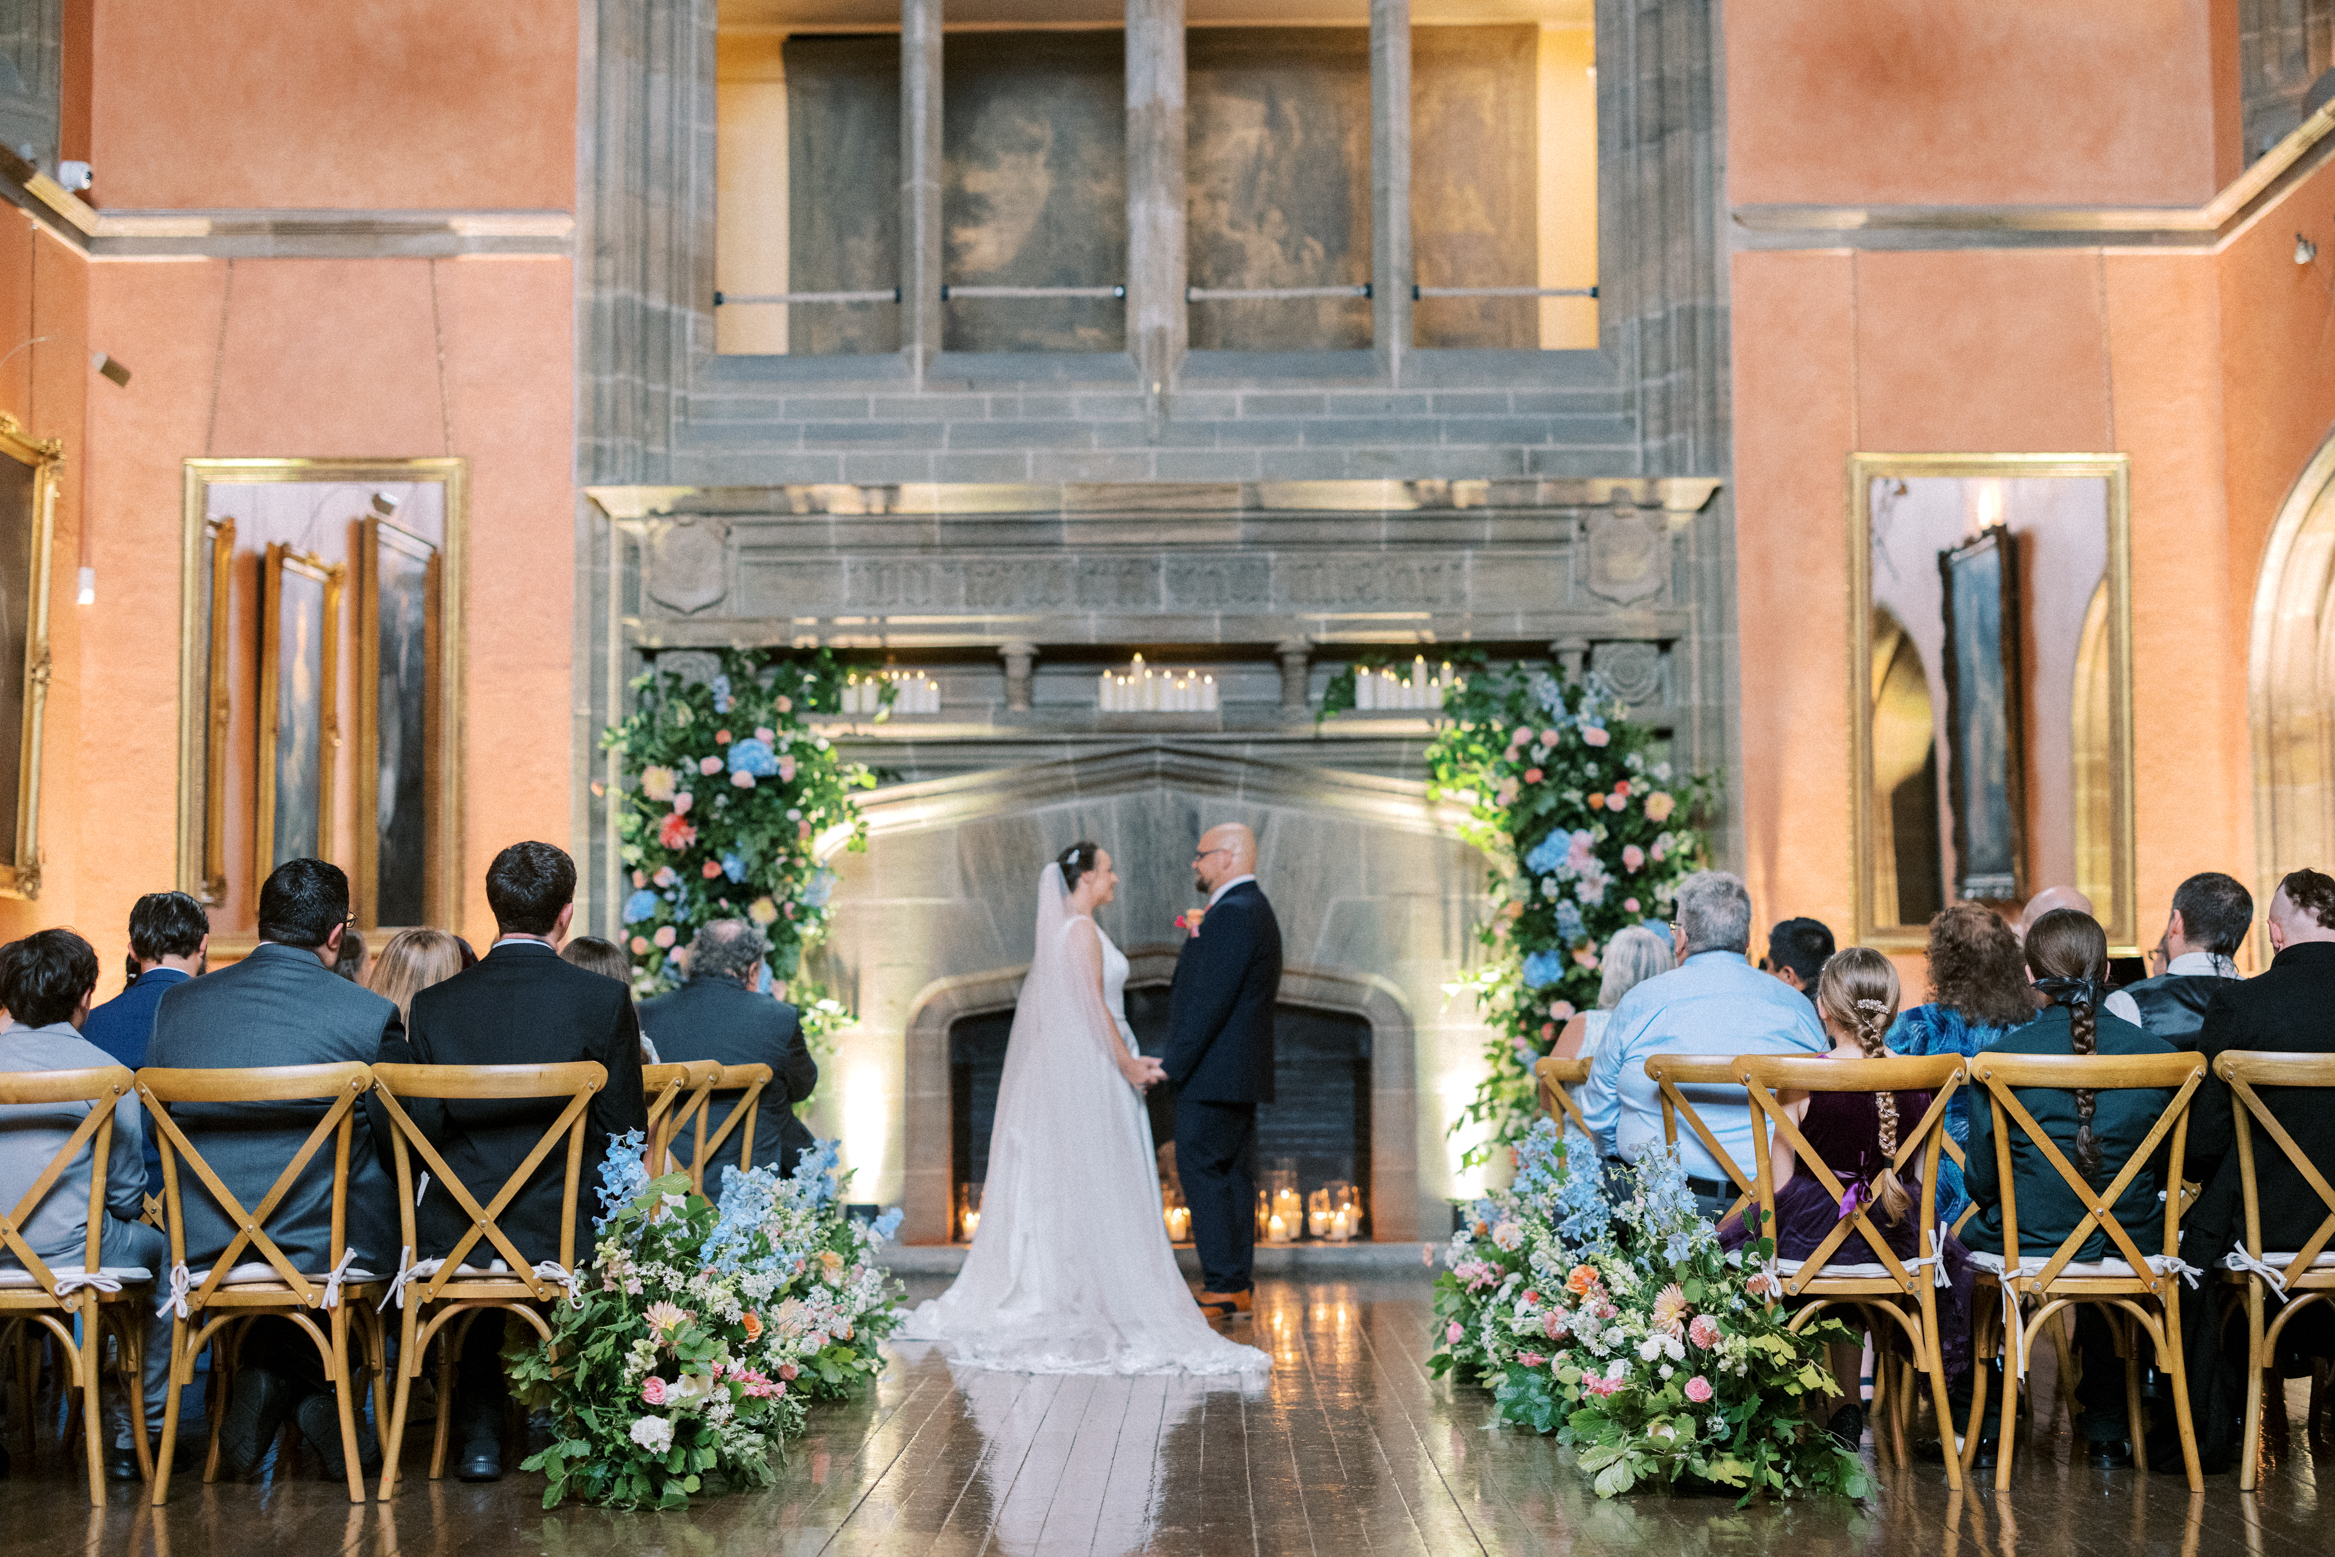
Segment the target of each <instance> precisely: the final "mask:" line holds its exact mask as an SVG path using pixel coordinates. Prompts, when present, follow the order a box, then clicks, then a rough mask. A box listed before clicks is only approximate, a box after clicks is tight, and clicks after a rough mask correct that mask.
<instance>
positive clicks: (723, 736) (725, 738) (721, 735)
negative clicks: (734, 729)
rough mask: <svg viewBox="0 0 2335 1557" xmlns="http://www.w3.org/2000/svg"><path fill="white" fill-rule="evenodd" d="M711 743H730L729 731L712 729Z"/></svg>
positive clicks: (722, 744) (725, 744) (720, 744)
mask: <svg viewBox="0 0 2335 1557" xmlns="http://www.w3.org/2000/svg"><path fill="white" fill-rule="evenodd" d="M713 743H714V744H715V745H716V746H727V745H729V744H730V732H729V731H727V730H716V731H714V733H713Z"/></svg>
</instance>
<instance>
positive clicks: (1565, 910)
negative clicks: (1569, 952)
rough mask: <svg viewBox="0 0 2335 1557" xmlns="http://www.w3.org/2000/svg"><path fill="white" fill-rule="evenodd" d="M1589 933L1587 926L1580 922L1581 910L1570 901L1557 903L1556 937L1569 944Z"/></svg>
mask: <svg viewBox="0 0 2335 1557" xmlns="http://www.w3.org/2000/svg"><path fill="white" fill-rule="evenodd" d="M1588 934H1589V927H1588V926H1587V925H1586V924H1583V923H1582V922H1581V910H1580V909H1579V908H1578V907H1576V906H1575V905H1574V904H1572V903H1570V902H1563V901H1560V902H1559V903H1558V904H1557V937H1558V939H1560V940H1562V941H1563V942H1564V943H1565V944H1566V945H1568V946H1570V945H1572V944H1573V943H1574V942H1575V941H1578V940H1580V939H1582V938H1583V937H1585V936H1587V935H1588Z"/></svg>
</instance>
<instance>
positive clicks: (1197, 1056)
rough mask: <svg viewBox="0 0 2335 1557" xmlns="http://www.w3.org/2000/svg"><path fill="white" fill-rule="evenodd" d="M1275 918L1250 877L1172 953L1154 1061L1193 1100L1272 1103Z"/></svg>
mask: <svg viewBox="0 0 2335 1557" xmlns="http://www.w3.org/2000/svg"><path fill="white" fill-rule="evenodd" d="M1280 990H1281V924H1280V921H1279V920H1277V919H1275V918H1274V917H1273V905H1272V904H1270V903H1268V902H1266V901H1265V894H1264V893H1263V892H1262V891H1260V890H1258V887H1257V884H1256V883H1255V882H1253V881H1244V882H1242V883H1241V884H1240V885H1238V886H1236V887H1234V888H1233V889H1232V890H1230V891H1229V892H1226V893H1225V894H1224V896H1222V897H1220V898H1218V899H1217V900H1216V905H1215V906H1214V907H1213V908H1210V909H1209V910H1207V912H1206V913H1204V914H1203V915H1202V916H1201V919H1200V933H1199V934H1197V935H1194V936H1191V937H1189V938H1187V939H1186V940H1185V942H1184V948H1183V950H1182V951H1180V952H1178V953H1177V954H1176V976H1175V982H1174V983H1173V984H1171V985H1170V986H1169V987H1168V1042H1167V1049H1166V1052H1164V1053H1163V1054H1161V1056H1160V1064H1161V1065H1162V1066H1164V1067H1165V1068H1166V1070H1167V1075H1168V1080H1170V1081H1172V1082H1174V1083H1175V1084H1176V1088H1177V1093H1178V1095H1179V1096H1181V1097H1188V1098H1190V1099H1191V1100H1192V1101H1193V1102H1195V1103H1270V1102H1272V1101H1273V1001H1274V998H1275V996H1277V995H1278V994H1279V993H1280Z"/></svg>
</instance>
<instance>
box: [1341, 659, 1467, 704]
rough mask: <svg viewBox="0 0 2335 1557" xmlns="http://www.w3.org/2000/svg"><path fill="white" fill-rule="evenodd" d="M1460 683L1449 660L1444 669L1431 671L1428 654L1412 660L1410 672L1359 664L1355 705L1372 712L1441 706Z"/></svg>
mask: <svg viewBox="0 0 2335 1557" xmlns="http://www.w3.org/2000/svg"><path fill="white" fill-rule="evenodd" d="M1458 685H1459V679H1458V677H1457V676H1455V675H1454V674H1453V673H1452V669H1451V662H1450V661H1449V660H1445V661H1444V662H1443V666H1442V668H1441V669H1440V670H1433V671H1431V670H1429V669H1428V667H1427V656H1425V655H1424V654H1422V655H1419V656H1417V657H1416V658H1414V659H1413V660H1412V661H1411V669H1410V674H1408V675H1405V674H1404V673H1403V672H1402V671H1401V670H1400V669H1397V668H1393V667H1389V668H1387V669H1384V670H1377V669H1373V668H1372V667H1370V666H1367V665H1364V666H1358V667H1357V668H1356V669H1355V671H1354V707H1355V709H1356V710H1357V711H1358V712H1372V713H1376V712H1380V711H1386V712H1400V711H1404V710H1411V711H1418V710H1429V709H1437V708H1441V707H1442V706H1443V700H1444V699H1445V698H1446V697H1448V696H1450V695H1451V691H1452V689H1453V688H1454V687H1456V686H1458Z"/></svg>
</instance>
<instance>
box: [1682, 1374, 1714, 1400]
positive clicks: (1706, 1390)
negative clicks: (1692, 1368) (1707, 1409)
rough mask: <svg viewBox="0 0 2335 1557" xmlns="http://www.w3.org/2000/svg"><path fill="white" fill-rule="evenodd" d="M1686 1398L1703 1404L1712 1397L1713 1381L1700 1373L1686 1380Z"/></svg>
mask: <svg viewBox="0 0 2335 1557" xmlns="http://www.w3.org/2000/svg"><path fill="white" fill-rule="evenodd" d="M1686 1398H1687V1399H1689V1400H1691V1401H1693V1402H1694V1403H1695V1404H1696V1405H1698V1406H1699V1405H1701V1404H1702V1403H1703V1402H1704V1401H1706V1400H1708V1399H1710V1398H1711V1381H1710V1380H1709V1379H1706V1378H1704V1377H1703V1376H1702V1375H1701V1374H1699V1373H1698V1374H1696V1375H1695V1376H1694V1377H1693V1378H1691V1379H1688V1380H1687V1381H1686Z"/></svg>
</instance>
